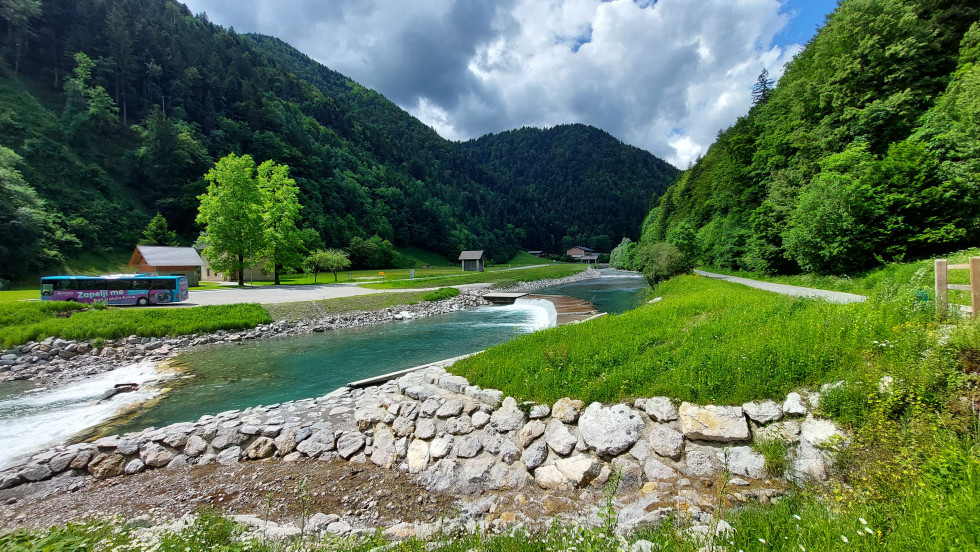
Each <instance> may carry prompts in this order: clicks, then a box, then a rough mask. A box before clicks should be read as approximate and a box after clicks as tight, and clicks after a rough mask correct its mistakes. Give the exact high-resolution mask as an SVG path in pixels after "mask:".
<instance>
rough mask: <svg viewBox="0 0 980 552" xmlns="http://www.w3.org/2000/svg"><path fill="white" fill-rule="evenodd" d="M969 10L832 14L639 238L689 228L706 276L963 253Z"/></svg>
mask: <svg viewBox="0 0 980 552" xmlns="http://www.w3.org/2000/svg"><path fill="white" fill-rule="evenodd" d="M978 14H980V6H977V5H976V3H965V2H956V1H954V0H844V1H843V2H841V4H840V5H839V7H838V8H837V10H836V11H835V12H834V13H833V14H831V15H830V16H829V17H828V19H827V22H826V24H825V25H824V27H823V28H822V29H821V30H820V32H819V33H818V34H817V36H816V37H815V38H814V39H813V40H812V41H811V42H810V43H809V44H808V45H807V47H806V48H805V50H804V51H803V52H801V53H800V54H799V55H797V56H796V58H795V59H794V60H793V61H792V62H791V63H790V64H788V65H787V67H786V71H785V73H784V74H783V77H782V78H781V79H780V81H779V83H778V86H776V88H775V89H773V90H771V91H770V92H769V93H768V94H765V95H764V98H763V99H762V100H761V101H760V102H758V103H757V104H756V105H755V106H754V107H753V108H752V110H751V111H750V112H749V113H748V114H747V115H746V116H745V117H742V118H741V119H739V120H738V122H736V123H735V125H733V126H732V127H731V128H729V129H727V130H725V131H724V132H722V133H721V134H720V135H719V137H718V140H717V142H715V144H713V145H712V146H711V148H710V149H709V150H708V152H707V153H706V154H705V155H704V157H703V158H701V159H699V160H698V162H697V163H696V164H695V165H694V166H693V167H692V168H690V169H689V170H687V171H685V172H684V173H683V174H682V175H681V177H680V178H679V179H678V182H677V183H676V184H675V185H673V186H672V187H671V188H670V189H669V190H668V191H667V192H666V193H665V194H664V195H663V197H662V199H661V201H660V203H659V204H658V206H657V207H656V208H655V209H653V210H652V211H651V212H650V214H649V216H648V217H647V219H646V221H645V223H644V232H643V242H644V243H646V244H650V243H654V242H658V241H663V240H669V239H670V236H671V234H672V233H674V234H677V232H675V230H676V229H678V228H686V227H690V228H692V229H693V230H694V231H696V232H697V241H698V242H699V243H698V244H697V245H699V246H700V250H701V251H702V259H701V260H702V261H703V262H706V263H708V264H713V265H717V266H722V267H728V268H748V269H754V270H762V271H769V272H794V271H799V270H804V271H812V272H823V273H844V272H851V271H855V270H861V269H864V268H868V267H870V266H872V265H875V264H878V263H881V262H884V261H891V260H898V259H902V258H906V257H908V258H912V257H918V256H924V255H929V254H933V253H941V252H944V251H948V250H951V249H955V248H958V247H961V246H964V245H967V244H976V243H977V241H978V240H980V190H978V182H980V167H978V165H977V153H978V149H977V148H978V145H980V142H978V140H980V106H978V103H977V100H976V98H978V97H980V78H978V76H977V69H976V67H977V65H976V64H977V61H978V59H977V57H978V56H977V49H978V44H980V30H978V29H977V27H976V22H977V20H978ZM971 25H973V26H972V28H971ZM680 234H684V232H680ZM688 245H689V244H688Z"/></svg>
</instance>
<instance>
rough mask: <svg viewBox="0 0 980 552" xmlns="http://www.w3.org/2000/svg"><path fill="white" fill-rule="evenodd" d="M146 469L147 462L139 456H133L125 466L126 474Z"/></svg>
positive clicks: (133, 473) (124, 471)
mask: <svg viewBox="0 0 980 552" xmlns="http://www.w3.org/2000/svg"><path fill="white" fill-rule="evenodd" d="M145 469H146V464H144V463H143V461H142V460H140V459H139V458H133V459H132V460H130V461H129V462H127V463H126V467H125V468H123V473H125V474H126V475H135V474H137V473H140V472H141V471H143V470H145Z"/></svg>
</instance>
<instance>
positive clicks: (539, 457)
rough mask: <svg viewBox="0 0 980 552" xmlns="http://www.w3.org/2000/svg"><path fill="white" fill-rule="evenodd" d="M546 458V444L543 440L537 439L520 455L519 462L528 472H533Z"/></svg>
mask: <svg viewBox="0 0 980 552" xmlns="http://www.w3.org/2000/svg"><path fill="white" fill-rule="evenodd" d="M546 458H548V444H547V443H546V442H545V441H544V439H539V440H537V441H535V442H533V443H531V444H530V446H528V447H527V448H526V449H524V452H523V453H521V461H522V462H524V465H525V466H527V469H529V470H533V469H535V468H537V467H538V466H540V465H541V464H543V463H544V461H545V459H546Z"/></svg>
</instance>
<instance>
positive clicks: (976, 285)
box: [970, 257, 980, 320]
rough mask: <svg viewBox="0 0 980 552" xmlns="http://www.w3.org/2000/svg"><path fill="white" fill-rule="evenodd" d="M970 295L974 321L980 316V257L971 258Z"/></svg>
mask: <svg viewBox="0 0 980 552" xmlns="http://www.w3.org/2000/svg"><path fill="white" fill-rule="evenodd" d="M970 295H971V296H972V302H971V309H972V310H973V319H974V320H976V319H977V315H980V257H970Z"/></svg>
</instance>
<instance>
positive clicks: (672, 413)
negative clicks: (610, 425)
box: [634, 397, 678, 423]
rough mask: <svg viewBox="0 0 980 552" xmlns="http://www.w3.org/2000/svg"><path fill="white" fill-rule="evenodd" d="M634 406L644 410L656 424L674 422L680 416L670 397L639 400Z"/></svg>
mask: <svg viewBox="0 0 980 552" xmlns="http://www.w3.org/2000/svg"><path fill="white" fill-rule="evenodd" d="M634 404H635V406H636V407H637V408H642V409H643V411H644V412H646V413H647V416H650V418H651V419H653V421H655V422H660V423H666V422H672V421H674V420H676V419H677V416H678V413H677V407H676V406H675V405H674V403H673V402H672V401H671V400H670V398H668V397H650V398H647V399H637V400H636V403H634Z"/></svg>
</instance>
